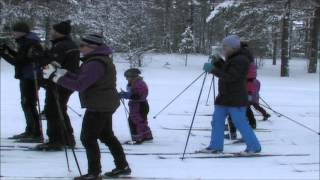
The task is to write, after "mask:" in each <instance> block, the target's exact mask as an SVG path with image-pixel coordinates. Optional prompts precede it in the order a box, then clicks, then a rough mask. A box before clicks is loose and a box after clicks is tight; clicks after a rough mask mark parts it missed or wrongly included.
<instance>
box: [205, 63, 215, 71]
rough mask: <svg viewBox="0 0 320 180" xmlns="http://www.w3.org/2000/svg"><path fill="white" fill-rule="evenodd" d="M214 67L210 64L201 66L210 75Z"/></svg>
mask: <svg viewBox="0 0 320 180" xmlns="http://www.w3.org/2000/svg"><path fill="white" fill-rule="evenodd" d="M213 68H214V66H213V65H212V64H211V63H204V65H203V68H202V69H203V70H204V71H205V72H207V73H211V71H212V70H213Z"/></svg>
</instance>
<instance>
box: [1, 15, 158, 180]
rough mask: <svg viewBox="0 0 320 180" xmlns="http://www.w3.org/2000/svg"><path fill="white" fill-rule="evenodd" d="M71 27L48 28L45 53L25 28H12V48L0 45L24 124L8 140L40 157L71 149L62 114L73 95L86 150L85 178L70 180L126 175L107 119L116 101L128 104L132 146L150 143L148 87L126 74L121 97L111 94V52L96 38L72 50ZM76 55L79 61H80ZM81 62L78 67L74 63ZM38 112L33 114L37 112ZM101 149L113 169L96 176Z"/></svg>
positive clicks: (113, 75) (67, 125)
mask: <svg viewBox="0 0 320 180" xmlns="http://www.w3.org/2000/svg"><path fill="white" fill-rule="evenodd" d="M71 30H72V28H71V22H70V21H63V22H60V23H57V24H55V25H53V26H52V30H51V42H52V45H51V48H50V49H45V48H43V47H42V45H41V40H40V38H39V37H38V36H37V35H36V34H35V33H33V32H31V30H30V26H29V25H28V24H27V23H26V22H22V21H21V22H17V23H15V24H14V25H13V27H12V33H11V34H12V37H13V38H14V39H15V42H16V44H17V48H16V49H14V48H12V47H9V46H7V45H6V44H3V45H1V46H0V57H1V58H3V59H4V60H6V61H7V62H9V63H10V64H11V65H13V66H14V67H15V78H17V79H18V80H19V81H20V92H21V106H22V109H23V112H24V115H25V119H26V124H27V126H26V129H25V132H23V133H21V134H18V135H14V136H13V137H10V138H9V139H13V140H15V141H16V142H27V143H39V144H38V145H36V147H35V148H34V149H35V150H40V151H59V150H62V149H63V148H74V147H75V145H76V141H75V138H74V135H73V128H72V125H71V122H70V118H69V116H68V113H67V108H68V106H67V103H68V100H69V98H70V96H71V94H72V93H73V92H74V91H78V92H79V98H80V103H81V107H82V108H85V109H86V112H85V115H84V118H83V123H82V130H81V138H80V139H81V142H82V144H83V146H84V147H85V149H86V154H87V159H88V173H87V174H85V175H82V176H79V177H76V178H74V179H75V180H99V179H102V177H103V176H105V177H117V176H120V175H129V174H131V169H130V167H129V164H128V162H127V160H126V156H125V153H124V151H123V148H122V145H121V143H120V142H119V140H118V139H117V138H116V136H115V135H114V133H113V130H112V115H113V113H114V112H115V111H116V109H117V108H118V107H119V105H120V99H121V98H123V99H129V118H128V121H129V124H130V131H131V136H132V140H133V141H132V143H133V144H142V143H143V142H145V141H150V140H152V139H153V136H152V132H151V130H150V128H149V126H148V121H147V115H148V112H149V104H148V101H147V96H148V86H147V84H146V83H145V81H144V80H143V78H142V77H141V72H140V71H139V70H138V69H134V68H133V69H128V70H127V71H126V72H125V74H124V76H125V77H126V79H127V80H128V85H127V91H121V92H120V93H118V91H117V89H116V68H115V65H114V63H113V57H112V49H111V48H110V47H108V46H107V45H106V44H105V42H104V38H103V37H102V36H101V35H99V34H96V33H91V34H86V35H84V36H83V37H82V38H81V43H80V46H78V45H77V44H76V43H75V42H74V41H73V40H72V38H71V36H70V33H71ZM80 55H82V57H81V58H80ZM80 61H81V62H80ZM40 87H42V88H44V89H45V90H46V95H45V104H44V114H45V117H46V120H47V135H48V139H49V140H48V142H44V137H43V134H42V125H41V124H42V123H41V119H40V117H39V113H40V105H39V96H38V90H39V88H40ZM37 107H38V108H37ZM98 139H99V140H100V141H101V142H103V143H104V144H106V145H107V146H108V147H109V149H110V152H111V154H112V156H113V158H114V163H115V165H116V168H115V169H113V170H112V171H110V172H107V173H105V174H104V175H103V176H102V175H101V163H100V156H101V155H100V149H99V145H98V142H97V140H98Z"/></svg>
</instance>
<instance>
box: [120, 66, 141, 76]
mask: <svg viewBox="0 0 320 180" xmlns="http://www.w3.org/2000/svg"><path fill="white" fill-rule="evenodd" d="M140 74H141V71H140V70H139V69H137V68H131V69H128V70H126V72H124V76H125V77H133V78H135V77H138V76H139V75H140Z"/></svg>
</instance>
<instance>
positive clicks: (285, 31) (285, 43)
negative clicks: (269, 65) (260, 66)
mask: <svg viewBox="0 0 320 180" xmlns="http://www.w3.org/2000/svg"><path fill="white" fill-rule="evenodd" d="M285 6H286V7H285V15H284V17H283V19H282V34H281V74H280V75H281V77H287V76H289V33H290V32H289V31H290V30H289V22H290V8H291V0H288V1H287V2H286V5H285Z"/></svg>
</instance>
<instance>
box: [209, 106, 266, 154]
mask: <svg viewBox="0 0 320 180" xmlns="http://www.w3.org/2000/svg"><path fill="white" fill-rule="evenodd" d="M246 108H247V107H245V106H244V107H228V106H219V105H216V106H215V109H214V114H213V119H212V122H211V125H212V132H211V142H210V145H209V147H208V148H210V149H213V150H219V151H223V141H224V127H225V120H226V118H227V116H228V115H230V116H231V119H232V122H233V124H234V125H235V127H236V128H237V129H238V130H239V132H240V133H241V136H242V138H243V140H244V141H245V143H246V145H247V149H246V150H249V151H260V150H261V145H260V143H259V141H258V139H257V137H256V135H255V133H254V132H253V130H252V129H251V127H250V126H249V124H248V120H247V116H246Z"/></svg>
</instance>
